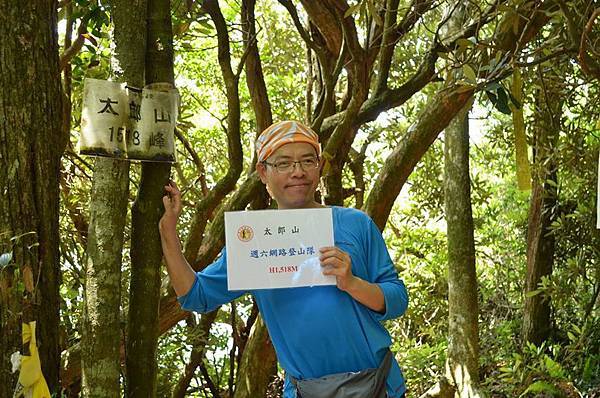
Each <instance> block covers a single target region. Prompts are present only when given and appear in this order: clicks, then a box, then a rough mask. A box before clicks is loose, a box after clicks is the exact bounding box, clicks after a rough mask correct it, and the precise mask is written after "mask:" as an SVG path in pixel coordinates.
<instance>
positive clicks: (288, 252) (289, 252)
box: [225, 208, 335, 290]
mask: <svg viewBox="0 0 600 398" xmlns="http://www.w3.org/2000/svg"><path fill="white" fill-rule="evenodd" d="M225 241H226V248H227V283H228V288H229V289H230V290H240V289H268V288H280V287H292V286H318V285H333V284H335V277H331V276H325V275H323V271H322V269H321V265H320V262H319V248H321V247H325V246H333V242H334V241H333V223H332V213H331V209H330V208H322V209H296V210H260V211H238V212H226V213H225Z"/></svg>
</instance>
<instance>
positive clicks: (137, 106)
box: [79, 79, 179, 162]
mask: <svg viewBox="0 0 600 398" xmlns="http://www.w3.org/2000/svg"><path fill="white" fill-rule="evenodd" d="M178 107H179V94H178V92H177V90H176V89H174V88H171V85H170V84H166V83H157V84H154V85H149V86H146V87H145V88H144V89H143V90H140V89H136V88H134V87H130V86H126V85H125V84H124V83H115V82H109V81H105V80H97V79H86V80H85V86H84V99H83V111H82V121H81V139H80V141H79V151H80V153H82V154H86V155H96V156H108V157H116V158H124V159H136V160H148V161H164V162H173V161H175V151H174V144H173V133H174V130H175V123H176V121H177V115H178Z"/></svg>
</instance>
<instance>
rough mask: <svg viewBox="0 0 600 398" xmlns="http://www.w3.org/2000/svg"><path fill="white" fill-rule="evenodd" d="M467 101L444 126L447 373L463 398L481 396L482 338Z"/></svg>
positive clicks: (468, 106) (457, 393)
mask: <svg viewBox="0 0 600 398" xmlns="http://www.w3.org/2000/svg"><path fill="white" fill-rule="evenodd" d="M470 108H471V103H468V104H467V105H466V106H465V107H464V108H463V109H462V110H461V111H460V112H459V113H458V114H457V115H456V117H455V118H454V119H453V120H452V122H451V123H450V124H449V125H448V128H446V130H445V146H444V163H445V166H444V168H445V175H444V194H445V200H446V206H445V207H446V224H447V234H448V357H447V361H446V373H447V377H448V378H449V379H450V380H452V381H453V382H454V384H455V385H456V388H457V391H456V395H457V396H458V397H461V398H462V397H465V398H466V397H474V396H478V395H477V393H476V392H475V390H476V386H477V383H478V382H479V364H478V361H479V336H478V327H477V320H478V319H477V318H478V314H479V310H478V305H477V275H476V272H475V240H474V237H473V215H472V210H471V187H470V184H471V180H470V178H469V110H470Z"/></svg>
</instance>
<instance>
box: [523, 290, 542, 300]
mask: <svg viewBox="0 0 600 398" xmlns="http://www.w3.org/2000/svg"><path fill="white" fill-rule="evenodd" d="M541 292H542V291H541V290H540V289H536V290H532V291H530V292H527V293H525V297H527V298H531V297H533V296H537V295H538V294H540V293H541Z"/></svg>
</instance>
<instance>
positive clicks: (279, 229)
mask: <svg viewBox="0 0 600 398" xmlns="http://www.w3.org/2000/svg"><path fill="white" fill-rule="evenodd" d="M271 229H272V228H271V227H266V228H265V233H264V235H265V236H267V235H273V233H272V232H271ZM277 233H278V234H279V235H282V234H285V227H284V226H279V227H277ZM289 233H292V234H297V233H300V229H298V226H297V225H294V226H293V227H292V228H290V229H289Z"/></svg>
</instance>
